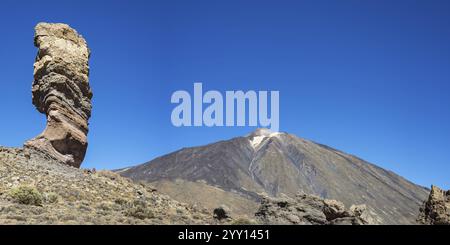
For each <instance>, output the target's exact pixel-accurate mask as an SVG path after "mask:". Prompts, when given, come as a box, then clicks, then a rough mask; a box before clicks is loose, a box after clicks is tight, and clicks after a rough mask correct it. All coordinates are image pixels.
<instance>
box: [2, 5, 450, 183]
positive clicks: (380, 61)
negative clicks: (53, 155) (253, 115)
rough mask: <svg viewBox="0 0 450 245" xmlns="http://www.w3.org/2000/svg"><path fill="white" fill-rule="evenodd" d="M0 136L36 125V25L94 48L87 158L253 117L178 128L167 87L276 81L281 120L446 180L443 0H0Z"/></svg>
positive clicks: (449, 60)
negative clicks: (71, 32) (76, 36)
mask: <svg viewBox="0 0 450 245" xmlns="http://www.w3.org/2000/svg"><path fill="white" fill-rule="evenodd" d="M0 11H1V14H0V30H1V37H0V57H1V58H0V70H1V76H0V81H1V90H0V91H1V96H0V104H1V115H2V119H1V120H0V144H1V145H5V146H21V145H22V143H23V142H24V141H25V140H27V139H29V138H32V137H34V136H36V135H37V134H39V133H40V132H41V131H42V130H43V128H44V126H45V118H44V116H43V115H42V114H39V113H38V112H37V111H36V109H35V108H34V106H32V104H31V83H32V80H33V76H32V75H33V74H32V73H33V62H34V57H35V54H36V49H35V48H34V46H33V27H34V26H35V25H36V24H37V23H38V22H40V21H47V22H65V23H68V24H70V25H71V26H72V27H74V28H76V29H77V30H78V31H79V32H80V33H82V34H83V36H85V38H86V39H87V41H88V43H89V45H90V48H91V49H92V57H91V63H90V65H91V86H92V89H93V91H94V100H93V103H94V110H93V117H92V119H91V121H90V129H91V132H90V134H89V141H90V146H89V149H88V154H87V157H86V160H85V162H84V165H83V166H84V167H96V168H97V169H103V168H108V169H112V168H120V167H124V166H128V165H134V164H139V163H143V162H146V161H148V160H151V159H153V158H154V157H157V156H160V155H163V154H166V153H169V152H172V151H175V150H177V149H179V148H182V147H187V146H196V145H202V144H206V143H210V142H214V141H217V140H221V139H228V138H232V137H235V136H240V135H244V134H247V133H248V132H250V131H252V130H253V129H254V128H249V127H244V128H206V127H203V128H175V127H173V126H172V124H171V122H170V114H171V111H172V109H173V107H174V106H173V105H172V104H170V96H171V94H172V93H173V92H174V91H175V90H179V89H187V90H192V86H193V83H194V82H196V81H201V82H203V85H204V87H205V89H206V90H211V89H216V90H221V91H225V90H233V89H242V90H250V89H252V90H279V91H280V103H281V105H280V109H281V117H280V123H281V130H282V131H286V132H290V133H293V134H296V135H298V136H301V137H304V138H308V139H311V140H314V141H317V142H320V143H323V144H326V145H329V146H332V147H335V148H338V149H340V150H343V151H346V152H348V153H351V154H354V155H357V156H360V157H362V158H364V159H366V160H368V161H370V162H373V163H375V164H377V165H379V166H382V167H384V168H387V169H389V170H393V171H395V172H396V173H398V174H400V175H402V176H404V177H406V178H408V179H410V180H412V181H413V182H415V183H418V184H421V185H424V186H429V185H431V184H437V185H440V186H442V187H444V188H450V28H449V27H450V14H449V13H450V1H447V0H442V1H438V0H430V1H426V0H422V1H417V0H404V1H392V0H389V1H384V0H383V1H380V0H365V1H360V0H353V1H351V0H342V1H338V0H336V1H321V0H319V1H317V0H315V1H261V0H259V1H214V0H209V1H170V0H164V1H101V0H95V1H92V0H91V1H83V0H79V1H46V0H41V1H18V0H15V1H11V0H6V1H1V3H0Z"/></svg>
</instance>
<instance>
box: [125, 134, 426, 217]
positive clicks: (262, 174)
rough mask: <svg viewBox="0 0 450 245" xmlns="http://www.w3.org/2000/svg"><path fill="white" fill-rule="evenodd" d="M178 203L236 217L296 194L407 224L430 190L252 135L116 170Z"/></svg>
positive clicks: (290, 139)
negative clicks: (265, 201) (264, 199)
mask: <svg viewBox="0 0 450 245" xmlns="http://www.w3.org/2000/svg"><path fill="white" fill-rule="evenodd" d="M120 174H121V175H123V176H125V177H130V178H131V179H133V180H138V181H147V182H150V183H152V184H153V185H155V186H156V187H157V188H158V189H160V190H161V191H162V192H164V193H166V194H169V195H171V196H172V197H173V198H175V199H177V198H178V199H179V201H182V202H188V203H196V204H201V205H202V206H206V207H208V205H209V204H210V203H214V204H215V205H216V204H225V205H227V206H228V207H230V208H231V209H232V211H234V212H236V213H242V212H243V213H245V212H246V210H245V207H249V206H251V202H253V203H254V204H256V203H257V202H259V201H260V199H261V196H264V195H268V196H271V197H279V196H282V195H287V196H290V197H293V196H295V195H296V194H297V193H299V192H303V193H306V194H312V195H317V196H319V197H321V198H324V199H336V200H338V201H341V202H343V203H344V204H345V205H347V206H351V205H353V204H356V205H359V204H367V207H368V209H369V210H372V211H374V212H375V213H376V214H377V215H378V216H379V217H380V219H382V220H383V221H382V223H386V224H412V223H414V222H415V219H416V218H417V215H418V210H419V206H420V205H421V203H422V202H423V200H425V199H426V196H427V194H428V190H426V189H425V188H423V187H420V186H417V185H415V184H413V183H411V182H410V181H408V180H406V179H404V178H402V177H401V176H398V175H396V174H394V173H393V172H391V171H388V170H385V169H382V168H380V167H377V166H375V165H374V164H371V163H368V162H366V161H364V160H362V159H360V158H357V157H355V156H352V155H349V154H346V153H344V152H341V151H338V150H335V149H333V148H331V147H328V146H325V145H321V144H317V143H314V142H312V141H309V140H305V139H302V138H299V137H297V136H295V135H291V134H288V133H278V132H271V131H270V130H267V129H258V130H256V131H255V132H252V133H250V134H248V135H246V136H245V137H237V138H233V139H230V140H226V141H220V142H216V143H212V144H209V145H206V146H200V147H192V148H184V149H182V150H179V151H177V152H174V153H171V154H168V155H165V156H162V157H159V158H157V159H154V160H152V161H150V162H148V163H145V164H142V165H139V166H136V167H132V168H129V169H126V170H121V171H120Z"/></svg>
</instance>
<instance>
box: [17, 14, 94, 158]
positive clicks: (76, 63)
mask: <svg viewBox="0 0 450 245" xmlns="http://www.w3.org/2000/svg"><path fill="white" fill-rule="evenodd" d="M35 46H36V47H37V48H38V54H37V57H36V62H35V63H34V81H33V88H32V92H33V104H34V105H35V106H36V108H37V109H38V111H39V112H41V113H45V114H46V116H47V125H46V128H45V130H44V132H43V133H42V134H40V135H39V136H37V137H36V138H34V139H32V140H30V141H28V142H26V143H25V147H26V148H33V149H35V150H37V151H41V152H45V153H48V154H49V155H50V156H52V157H53V158H55V159H56V160H58V161H60V162H62V163H64V164H67V165H70V166H73V167H80V165H81V163H82V162H83V159H84V157H85V154H86V149H87V146H88V142H87V134H88V120H89V118H90V117H91V109H92V104H91V99H92V91H91V88H90V86H89V65H88V60H89V56H90V51H89V48H88V46H87V43H86V41H85V40H84V38H83V37H82V36H81V35H79V34H78V33H77V31H75V30H74V29H72V28H71V27H69V26H68V25H66V24H49V23H40V24H38V25H37V26H36V28H35Z"/></svg>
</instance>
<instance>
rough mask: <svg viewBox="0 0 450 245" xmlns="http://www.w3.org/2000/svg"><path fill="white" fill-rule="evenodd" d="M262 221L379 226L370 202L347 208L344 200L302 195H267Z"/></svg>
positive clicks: (263, 205)
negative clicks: (370, 207)
mask: <svg viewBox="0 0 450 245" xmlns="http://www.w3.org/2000/svg"><path fill="white" fill-rule="evenodd" d="M255 216H256V219H257V222H258V223H260V224H271V225H273V224H275V225H375V224H380V223H381V222H382V220H380V219H379V218H378V217H377V215H376V214H375V213H374V212H373V211H370V210H368V209H367V207H366V205H352V206H351V207H350V209H346V208H345V206H344V204H343V203H342V202H339V201H336V200H328V199H322V198H320V197H317V196H313V195H306V194H298V195H296V196H295V197H294V198H288V197H285V198H268V197H266V198H264V199H263V200H262V203H261V206H260V208H259V210H258V212H257V213H256V215H255Z"/></svg>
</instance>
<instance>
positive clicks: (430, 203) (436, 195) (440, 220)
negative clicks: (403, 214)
mask: <svg viewBox="0 0 450 245" xmlns="http://www.w3.org/2000/svg"><path fill="white" fill-rule="evenodd" d="M418 222H419V223H421V224H431V225H450V190H449V191H444V190H441V189H439V188H438V187H436V186H432V187H431V192H430V196H429V197H428V200H427V201H426V202H424V204H423V206H422V207H421V208H420V215H419V219H418Z"/></svg>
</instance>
